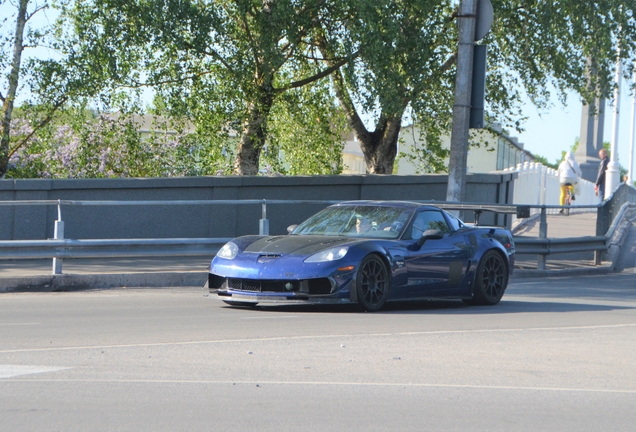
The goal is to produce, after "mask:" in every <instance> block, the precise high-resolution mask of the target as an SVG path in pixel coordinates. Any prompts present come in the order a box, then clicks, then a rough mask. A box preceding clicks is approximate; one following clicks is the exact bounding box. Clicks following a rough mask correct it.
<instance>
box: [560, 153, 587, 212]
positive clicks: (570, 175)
mask: <svg viewBox="0 0 636 432" xmlns="http://www.w3.org/2000/svg"><path fill="white" fill-rule="evenodd" d="M557 172H558V174H559V183H561V198H560V202H561V205H564V204H565V195H566V194H567V190H568V189H570V195H571V196H572V199H574V185H576V184H577V183H578V182H579V177H580V176H581V175H583V173H582V172H581V167H580V166H579V164H578V163H577V162H576V161H575V160H574V155H573V154H572V152H570V151H569V152H567V153H565V158H564V159H563V162H561V163H560V164H559V169H558V171H557ZM560 212H561V213H563V209H561V211H560Z"/></svg>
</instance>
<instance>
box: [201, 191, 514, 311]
mask: <svg viewBox="0 0 636 432" xmlns="http://www.w3.org/2000/svg"><path fill="white" fill-rule="evenodd" d="M288 231H289V234H288V235H278V236H258V235H249V236H243V237H238V238H236V239H234V240H232V241H230V242H229V243H227V244H225V245H224V246H223V247H222V248H221V249H220V250H219V252H218V253H217V255H216V256H215V257H214V259H213V260H212V263H211V264H210V274H209V277H208V287H209V290H210V293H215V294H217V295H218V296H219V298H220V299H221V300H223V301H224V302H225V303H228V304H230V305H235V306H255V305H257V304H268V303H269V304H290V303H295V304H299V303H301V304H346V303H354V304H357V305H359V307H360V308H361V309H363V310H365V311H377V310H379V309H381V308H382V307H383V306H384V305H385V303H386V302H388V301H405V300H424V299H461V300H463V301H464V302H466V303H468V304H476V305H494V304H497V303H498V302H499V300H501V297H502V296H503V294H504V291H505V289H506V286H507V285H508V278H509V275H510V273H511V272H512V268H513V265H514V253H515V248H514V243H513V239H512V234H511V233H510V231H508V230H507V229H505V228H498V227H482V226H472V225H466V224H464V223H463V222H462V221H460V220H459V219H457V218H456V217H454V216H453V215H451V214H450V213H447V212H446V211H444V210H442V209H440V208H437V207H434V206H431V205H423V204H419V203H413V202H393V201H351V202H344V203H340V204H336V205H332V206H330V207H327V208H326V209H324V210H322V211H320V212H319V213H317V214H315V215H314V216H312V217H310V218H309V219H307V220H306V221H305V222H303V223H301V224H300V225H292V226H290V227H289V228H288Z"/></svg>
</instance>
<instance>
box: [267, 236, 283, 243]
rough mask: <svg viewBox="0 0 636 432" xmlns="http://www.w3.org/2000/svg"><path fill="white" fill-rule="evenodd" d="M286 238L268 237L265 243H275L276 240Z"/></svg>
mask: <svg viewBox="0 0 636 432" xmlns="http://www.w3.org/2000/svg"><path fill="white" fill-rule="evenodd" d="M285 237H286V236H278V237H270V238H268V239H267V243H271V242H275V241H277V240H280V239H282V238H285Z"/></svg>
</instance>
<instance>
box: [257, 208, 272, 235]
mask: <svg viewBox="0 0 636 432" xmlns="http://www.w3.org/2000/svg"><path fill="white" fill-rule="evenodd" d="M258 234H259V235H269V220H267V200H263V203H262V204H261V220H260V221H258Z"/></svg>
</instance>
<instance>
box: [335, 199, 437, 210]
mask: <svg viewBox="0 0 636 432" xmlns="http://www.w3.org/2000/svg"><path fill="white" fill-rule="evenodd" d="M354 205H355V206H369V207H371V206H381V207H394V208H403V209H411V210H416V209H425V210H441V209H440V208H439V207H435V206H433V205H429V204H422V203H418V202H414V201H373V200H358V201H345V202H341V203H338V204H334V205H333V206H332V207H335V206H354Z"/></svg>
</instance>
